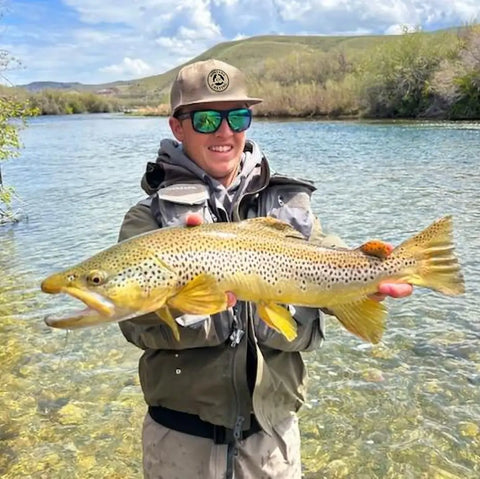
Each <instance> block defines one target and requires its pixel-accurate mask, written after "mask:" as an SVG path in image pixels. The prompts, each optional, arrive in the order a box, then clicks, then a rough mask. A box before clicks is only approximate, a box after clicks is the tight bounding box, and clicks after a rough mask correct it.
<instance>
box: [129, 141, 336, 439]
mask: <svg viewBox="0 0 480 479" xmlns="http://www.w3.org/2000/svg"><path fill="white" fill-rule="evenodd" d="M142 186H143V188H144V190H145V191H146V192H147V193H148V194H149V195H150V196H149V198H148V199H146V200H144V201H141V202H140V203H138V204H137V205H136V206H134V207H133V208H131V209H130V211H129V212H128V213H127V215H126V216H125V219H124V222H123V225H122V228H121V231H120V240H124V239H126V238H129V237H131V236H134V235H137V234H140V233H143V232H146V231H150V230H153V229H155V228H158V227H159V226H160V227H162V226H172V225H181V224H184V222H185V217H186V215H188V214H190V213H201V214H202V215H203V218H204V221H205V222H212V221H239V220H241V219H244V218H249V217H256V216H273V217H275V218H279V219H282V220H284V221H287V222H289V223H291V224H292V225H293V226H294V227H295V228H296V229H298V230H299V231H300V232H302V233H303V234H304V235H305V236H306V237H307V238H310V240H311V241H318V242H322V240H323V239H324V237H323V235H322V233H321V230H320V226H319V223H318V221H316V220H315V218H314V216H313V214H312V212H311V208H310V196H311V194H312V192H313V191H314V189H315V188H314V187H313V185H312V184H311V183H310V182H307V181H303V180H297V179H293V178H288V177H285V176H280V175H272V174H271V173H270V168H269V165H268V161H267V160H266V158H265V157H264V156H263V154H262V153H261V152H260V150H259V148H258V147H257V145H256V144H255V143H254V142H251V141H247V144H246V148H245V154H244V157H243V161H242V168H241V171H240V173H239V175H238V177H237V179H236V181H235V182H234V184H233V185H232V187H231V188H229V189H228V190H226V189H225V188H224V187H223V186H222V185H220V184H219V183H218V182H216V180H214V179H212V178H210V177H209V176H208V175H206V174H205V172H203V171H202V170H200V168H198V167H197V166H196V165H195V164H194V163H193V162H192V161H191V160H189V159H188V158H187V157H186V156H185V155H184V154H183V151H182V148H181V146H180V145H179V144H178V143H176V142H174V141H172V140H164V141H162V143H161V148H160V151H159V157H158V159H157V161H156V162H155V163H149V165H148V166H147V171H146V173H145V175H144V177H143V179H142ZM328 245H329V246H331V245H332V243H331V241H330V242H329V244H328ZM294 317H295V319H296V320H297V323H298V336H297V338H296V339H295V340H294V341H292V342H288V341H287V340H286V339H285V338H284V337H283V336H282V335H281V334H279V333H277V332H276V331H274V330H272V329H271V328H269V327H268V326H267V325H266V324H265V323H264V322H263V321H261V320H259V318H258V317H257V314H256V311H255V305H254V304H251V303H247V302H238V303H237V305H236V306H235V308H233V309H229V310H228V311H225V312H222V313H219V314H216V315H213V316H211V317H203V318H200V317H193V318H192V317H190V316H188V315H183V316H181V317H179V318H177V321H178V322H179V323H180V324H183V325H186V326H185V327H181V328H180V341H179V342H177V341H176V340H175V339H174V338H173V336H172V333H171V331H170V330H169V328H168V327H166V326H165V325H164V324H162V323H160V322H159V320H158V318H157V317H156V316H155V315H153V314H150V315H145V316H144V317H142V318H139V319H136V320H131V321H124V322H122V323H120V327H121V329H122V332H123V334H124V335H125V337H126V338H127V340H128V341H130V342H132V343H133V344H135V345H137V346H138V347H139V348H142V349H143V350H144V353H143V355H142V357H141V359H140V367H139V371H140V380H141V385H142V389H143V392H144V395H145V400H146V402H147V404H148V405H151V406H156V405H160V406H164V407H167V408H169V409H174V410H177V411H182V412H187V413H190V414H196V415H198V416H199V417H200V418H201V419H203V420H204V421H208V422H210V423H212V424H216V425H221V426H224V427H227V428H230V429H234V427H237V428H238V427H241V428H242V429H248V428H249V427H250V424H249V423H250V414H251V413H252V412H254V413H255V415H256V418H257V420H258V422H259V423H260V425H261V426H262V428H263V429H264V430H265V431H266V432H269V433H271V432H272V429H273V428H274V427H275V425H276V424H278V423H279V422H280V421H281V420H282V419H284V418H285V417H286V416H287V415H289V414H291V413H292V412H295V411H297V410H298V409H299V407H300V406H301V404H302V403H303V401H304V383H305V367H304V363H303V360H302V357H301V355H300V352H301V351H309V350H312V349H314V348H317V347H318V346H319V345H320V343H321V341H322V338H323V322H322V318H321V313H320V312H319V310H318V309H309V308H297V309H296V311H295V312H294ZM252 358H253V359H252ZM247 371H248V374H247ZM247 376H248V377H249V378H250V384H249V379H248V377H247ZM252 389H253V392H252Z"/></svg>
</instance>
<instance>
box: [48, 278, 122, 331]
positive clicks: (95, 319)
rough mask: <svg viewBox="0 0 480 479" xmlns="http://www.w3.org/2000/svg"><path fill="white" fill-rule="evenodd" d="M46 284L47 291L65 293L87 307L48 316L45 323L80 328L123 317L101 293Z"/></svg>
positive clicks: (64, 327)
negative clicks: (61, 314)
mask: <svg viewBox="0 0 480 479" xmlns="http://www.w3.org/2000/svg"><path fill="white" fill-rule="evenodd" d="M44 284H45V282H44V283H42V290H43V291H44V292H45V293H52V294H56V293H65V294H68V295H70V296H73V297H74V298H76V299H79V300H80V301H82V302H83V303H85V304H86V305H87V308H85V309H83V310H81V311H77V312H72V313H71V314H70V315H68V316H66V317H55V316H52V315H49V316H46V317H45V318H44V320H45V323H46V324H47V325H48V326H50V327H52V328H60V329H79V328H86V327H88V326H93V325H95V324H100V323H109V322H112V321H119V320H121V319H123V317H122V314H121V312H119V311H117V310H116V308H115V305H114V304H113V303H112V302H111V301H110V300H108V299H107V298H105V297H103V296H101V295H100V294H97V293H94V292H92V291H85V290H82V289H80V288H75V287H71V286H63V287H58V288H57V287H55V288H54V287H50V285H49V284H48V283H47V284H46V285H45V287H44ZM124 316H125V315H124Z"/></svg>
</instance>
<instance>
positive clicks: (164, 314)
mask: <svg viewBox="0 0 480 479" xmlns="http://www.w3.org/2000/svg"><path fill="white" fill-rule="evenodd" d="M155 314H156V315H157V316H158V317H159V318H160V319H161V320H162V321H163V322H164V323H165V324H167V325H168V327H169V328H170V329H171V331H172V334H173V337H174V338H175V339H176V340H177V341H180V331H179V329H178V324H177V322H176V321H175V318H174V317H173V316H172V312H171V311H170V308H169V307H168V306H164V307H163V308H160V309H158V310H157V311H155Z"/></svg>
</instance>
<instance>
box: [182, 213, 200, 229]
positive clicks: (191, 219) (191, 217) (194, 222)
mask: <svg viewBox="0 0 480 479" xmlns="http://www.w3.org/2000/svg"><path fill="white" fill-rule="evenodd" d="M202 223H203V216H202V215H201V214H200V213H190V214H188V215H187V216H186V217H185V224H186V225H187V226H198V225H201V224H202Z"/></svg>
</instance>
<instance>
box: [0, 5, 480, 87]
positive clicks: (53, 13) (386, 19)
mask: <svg viewBox="0 0 480 479" xmlns="http://www.w3.org/2000/svg"><path fill="white" fill-rule="evenodd" d="M0 1H1V0H0ZM59 2H61V3H59ZM31 3H33V5H32V8H29V5H31ZM62 4H63V6H64V7H63V9H62ZM12 5H13V10H14V12H15V13H16V15H17V16H18V17H19V18H20V17H21V19H22V20H23V21H24V23H23V24H22V23H21V22H19V21H16V22H15V21H14V22H12V23H11V25H9V26H8V28H7V29H6V38H3V37H4V36H5V35H2V38H1V40H2V44H3V45H11V46H12V51H11V52H12V54H13V55H14V56H16V57H19V58H21V59H22V61H23V63H24V65H25V66H26V67H27V69H26V70H22V71H21V72H18V73H15V75H16V78H18V79H19V81H17V82H16V83H24V82H28V81H33V80H38V79H40V78H41V79H49V80H58V81H81V82H84V83H103V82H109V81H114V80H123V79H130V78H133V76H135V75H139V76H141V75H147V74H148V75H149V74H158V73H163V72H164V71H166V70H168V69H170V68H173V67H175V66H177V65H179V64H181V63H183V62H185V61H187V60H189V59H191V58H193V57H195V56H197V55H199V54H200V53H202V52H203V51H205V50H207V49H208V48H210V47H212V46H214V45H216V44H218V43H220V42H223V41H227V40H234V39H239V38H245V37H249V36H253V35H266V34H290V35H294V34H315V35H352V34H356V35H358V34H383V33H390V34H397V33H400V32H401V31H402V26H403V25H410V26H420V27H421V28H422V29H424V30H430V29H436V28H444V27H448V26H458V25H462V24H464V23H467V22H471V21H472V20H474V19H475V18H477V19H478V20H480V1H479V0H133V1H132V0H102V1H98V0H57V2H56V3H55V4H52V3H49V2H41V3H40V2H38V3H37V2H27V1H25V0H18V1H16V2H12ZM73 59H75V60H73Z"/></svg>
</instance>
